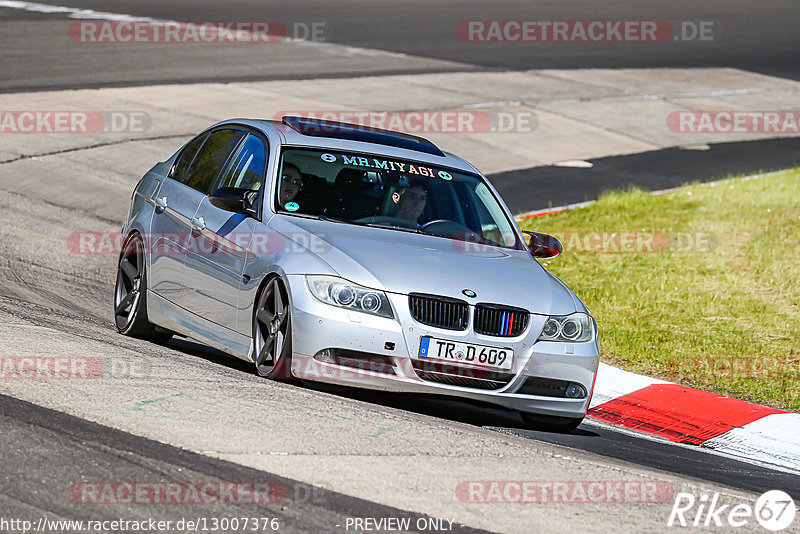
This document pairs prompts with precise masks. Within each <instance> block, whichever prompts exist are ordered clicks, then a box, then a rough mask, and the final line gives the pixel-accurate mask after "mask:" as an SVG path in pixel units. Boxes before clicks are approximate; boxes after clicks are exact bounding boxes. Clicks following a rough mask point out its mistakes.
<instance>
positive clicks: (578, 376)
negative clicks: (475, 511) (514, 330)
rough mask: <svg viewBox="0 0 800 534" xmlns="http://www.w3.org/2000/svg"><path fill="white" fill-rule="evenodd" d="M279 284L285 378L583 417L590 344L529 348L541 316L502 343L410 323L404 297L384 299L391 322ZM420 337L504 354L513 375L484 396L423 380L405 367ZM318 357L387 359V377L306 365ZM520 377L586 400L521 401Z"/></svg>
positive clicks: (594, 353) (297, 281) (297, 280)
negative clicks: (286, 308)
mask: <svg viewBox="0 0 800 534" xmlns="http://www.w3.org/2000/svg"><path fill="white" fill-rule="evenodd" d="M285 278H286V282H287V287H288V288H289V293H290V300H291V304H292V374H293V375H294V376H296V377H297V378H302V379H307V380H316V381H323V382H329V383H334V384H341V385H347V386H354V387H361V388H368V389H378V390H384V391H398V392H410V393H420V394H438V395H447V396H452V397H461V398H464V399H471V400H475V401H481V402H487V403H491V404H495V405H499V406H503V407H505V408H509V409H514V410H519V411H523V412H532V413H539V414H543V415H552V416H560V417H583V416H584V415H585V414H586V410H587V409H588V407H589V401H590V399H591V393H592V388H593V386H594V379H595V376H596V374H597V368H598V365H599V352H598V346H597V341H596V340H593V341H590V342H586V343H559V342H545V341H536V339H537V338H538V336H539V333H540V332H541V329H542V327H543V326H544V322H545V320H546V319H547V317H546V316H543V315H535V314H531V316H530V320H529V324H528V327H527V328H526V330H525V331H524V332H523V333H522V334H521V335H520V336H517V337H510V338H509V337H495V336H486V335H481V334H476V333H474V332H472V330H471V329H470V328H468V329H467V330H466V331H453V330H444V329H440V328H434V327H429V326H426V325H423V324H420V323H418V322H416V321H415V320H414V319H413V318H412V317H411V312H410V310H409V306H408V296H406V295H400V294H393V293H387V296H388V298H389V300H390V301H391V303H392V307H393V309H394V313H395V318H394V319H388V318H384V317H378V316H375V315H369V314H366V313H360V312H355V311H353V312H351V311H347V310H344V309H342V308H338V307H335V306H331V305H328V304H324V303H322V302H319V301H318V300H317V299H315V298H314V297H313V295H311V292H310V291H309V289H308V287H307V285H306V283H305V278H304V277H303V276H301V275H289V276H286V277H285ZM472 309H474V308H471V310H472ZM470 324H471V323H470ZM423 336H431V337H434V338H438V339H446V340H453V341H459V342H464V343H474V344H479V345H487V346H494V347H498V348H510V349H512V350H513V352H514V361H513V366H512V369H511V370H510V371H508V373H510V374H513V378H511V380H510V381H509V382H508V383H507V384H506V385H504V386H502V387H500V388H498V389H492V390H487V389H477V388H474V387H462V386H459V385H450V384H446V383H441V382H433V381H428V380H423V379H421V378H419V376H418V375H417V372H416V371H415V369H414V366H413V362H414V361H415V360H417V361H426V360H424V359H420V358H417V354H418V353H419V345H420V338H421V337H423ZM389 347H393V348H392V349H390V348H389ZM325 349H340V350H345V351H353V352H356V353H359V354H366V355H374V356H383V357H387V358H390V359H391V360H390V361H391V362H392V364H393V369H392V373H385V372H375V371H370V370H364V369H358V368H354V367H350V366H343V365H337V364H336V363H330V362H326V361H321V360H320V359H315V358H314V356H315V355H319V354H320V353H321V351H324V350H325ZM528 377H538V378H542V379H550V380H560V381H568V382H572V383H578V384H580V385H582V386H583V387H584V388H585V390H586V391H587V392H588V394H587V395H586V396H585V397H584V398H578V399H572V398H565V397H563V396H543V395H531V394H521V393H519V392H518V390H519V389H520V388H521V387H522V386H523V384H524V383H525V382H526V380H527V378H528Z"/></svg>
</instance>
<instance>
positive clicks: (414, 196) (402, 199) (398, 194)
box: [392, 184, 428, 225]
mask: <svg viewBox="0 0 800 534" xmlns="http://www.w3.org/2000/svg"><path fill="white" fill-rule="evenodd" d="M427 199H428V190H427V188H426V187H425V186H424V185H423V184H411V186H409V187H406V188H403V189H398V190H397V191H395V192H394V193H392V201H394V203H395V204H397V210H396V211H395V212H394V217H395V218H396V219H400V220H402V221H405V222H407V223H411V224H414V225H417V224H419V217H420V215H422V210H424V209H425V202H426V201H427Z"/></svg>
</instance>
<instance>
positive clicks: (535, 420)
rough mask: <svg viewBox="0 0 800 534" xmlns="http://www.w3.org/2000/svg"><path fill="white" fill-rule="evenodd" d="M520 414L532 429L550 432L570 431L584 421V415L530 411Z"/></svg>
mask: <svg viewBox="0 0 800 534" xmlns="http://www.w3.org/2000/svg"><path fill="white" fill-rule="evenodd" d="M520 415H522V419H524V420H525V423H526V424H527V425H528V427H530V428H531V429H533V430H545V431H548V432H570V431H572V430H575V429H576V428H578V425H580V424H581V423H582V422H583V417H556V416H552V415H540V414H538V413H528V412H520Z"/></svg>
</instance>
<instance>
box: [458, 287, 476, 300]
mask: <svg viewBox="0 0 800 534" xmlns="http://www.w3.org/2000/svg"><path fill="white" fill-rule="evenodd" d="M461 292H462V293H464V295H466V296H468V297H469V298H471V299H474V298H475V297H477V296H478V294H477V293H475V292H474V291H473V290H471V289H464V290H463V291H461Z"/></svg>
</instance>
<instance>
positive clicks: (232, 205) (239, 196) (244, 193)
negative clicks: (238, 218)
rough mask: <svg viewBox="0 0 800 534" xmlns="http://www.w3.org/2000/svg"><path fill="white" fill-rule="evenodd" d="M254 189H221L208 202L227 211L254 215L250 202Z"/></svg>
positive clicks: (209, 197)
mask: <svg viewBox="0 0 800 534" xmlns="http://www.w3.org/2000/svg"><path fill="white" fill-rule="evenodd" d="M252 193H253V190H252V189H241V188H239V187H220V188H219V189H217V190H216V191H214V192H213V193H211V194H210V195H208V201H209V202H211V205H212V206H214V207H216V208H219V209H221V210H225V211H232V212H234V213H245V214H248V215H253V214H254V211H253V204H252V203H251V202H250V198H249V197H250V194H252Z"/></svg>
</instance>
